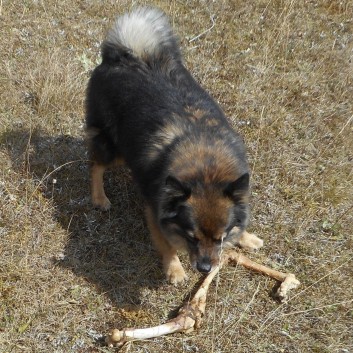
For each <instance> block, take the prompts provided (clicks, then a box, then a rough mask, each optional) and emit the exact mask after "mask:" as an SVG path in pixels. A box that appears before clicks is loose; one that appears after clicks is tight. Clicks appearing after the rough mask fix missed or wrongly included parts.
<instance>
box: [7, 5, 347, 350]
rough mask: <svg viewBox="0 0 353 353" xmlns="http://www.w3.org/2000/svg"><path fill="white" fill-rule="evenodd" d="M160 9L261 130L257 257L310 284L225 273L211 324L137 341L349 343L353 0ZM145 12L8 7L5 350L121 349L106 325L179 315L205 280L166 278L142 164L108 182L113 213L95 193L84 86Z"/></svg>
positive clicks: (193, 64) (214, 82) (225, 346)
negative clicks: (135, 179)
mask: <svg viewBox="0 0 353 353" xmlns="http://www.w3.org/2000/svg"><path fill="white" fill-rule="evenodd" d="M140 3H142V2H139V1H134V2H133V4H140ZM153 4H155V5H158V6H160V7H162V8H163V9H164V10H165V11H166V12H167V13H168V14H169V15H170V17H171V19H172V23H173V25H174V26H175V28H176V30H177V32H178V34H179V35H180V38H181V42H182V45H183V50H184V54H185V58H186V62H187V66H188V67H189V68H190V69H191V71H192V72H193V73H194V74H195V75H196V77H197V78H198V79H199V80H200V81H201V82H202V84H203V85H204V86H206V87H207V88H208V89H209V90H210V91H211V92H212V94H213V95H214V96H215V97H216V98H217V99H218V100H219V102H220V103H221V105H222V106H223V108H224V109H225V111H226V112H227V115H228V116H229V117H230V119H231V120H232V122H233V124H234V127H235V128H236V129H238V130H239V131H240V132H241V133H242V134H243V136H244V138H245V140H246V143H247V146H248V153H249V158H250V162H251V166H252V183H253V192H252V194H253V195H252V209H253V211H252V213H253V216H252V227H251V230H252V231H254V232H255V233H257V234H258V235H259V236H261V237H262V238H264V240H265V244H266V245H265V247H264V249H263V250H261V251H260V252H259V253H258V254H256V255H253V257H254V258H257V259H258V260H259V261H261V262H263V263H266V264H269V265H271V266H273V267H276V268H279V269H281V270H285V271H291V272H294V273H296V274H297V275H298V277H299V278H300V279H301V280H302V283H303V284H302V286H301V288H300V289H299V290H298V291H296V292H295V293H293V297H292V299H291V301H290V302H289V303H288V304H286V305H279V304H278V303H276V302H275V301H274V300H272V299H271V297H270V296H269V292H270V291H271V288H272V286H273V281H272V280H269V279H267V278H265V277H261V276H258V275H255V274H252V273H249V272H248V271H246V270H243V269H241V268H236V269H232V268H227V269H224V270H223V271H222V272H221V274H220V277H219V281H218V282H217V285H216V286H214V287H213V288H212V290H211V294H210V298H209V306H208V311H207V316H206V319H205V323H204V325H203V327H202V328H201V329H200V330H199V331H198V332H194V333H192V334H190V335H173V336H170V337H165V338H159V339H155V340H151V341H148V342H136V343H132V344H131V345H130V346H128V347H126V348H125V350H126V351H129V352H217V353H221V352H224V353H229V352H236V353H240V352H271V353H277V352H278V353H280V352H291V353H292V352H320V353H321V352H330V353H331V352H337V353H348V352H352V351H353V340H352V335H353V332H352V322H353V310H352V307H353V305H352V300H353V271H352V265H353V262H352V248H353V241H352V203H353V202H352V201H353V200H352V194H353V186H352V185H353V177H352V158H353V156H352V151H353V134H352V113H353V82H352V81H353V80H352V72H353V51H352V50H353V34H352V33H353V20H352V14H353V3H352V1H329V0H325V1H324V0H323V1H304V0H301V1H299V0H298V1H294V0H293V1H283V0H282V1H280V0H273V1H269V0H266V1H265V0H259V1H256V2H255V1H254V2H252V1H245V0H221V1H214V2H213V1H205V0H204V1H201V0H200V1H154V2H153ZM131 6H132V5H131V2H130V1H119V2H117V3H114V2H113V1H105V2H94V1H66V0H64V1H61V2H56V1H51V0H49V1H45V2H42V1H22V2H21V1H12V2H9V1H4V2H2V1H1V3H0V21H1V41H0V58H1V77H0V80H1V85H0V96H1V101H0V114H1V115H0V123H1V126H0V173H1V174H0V175H1V176H0V196H1V197H0V217H1V218H0V295H1V296H0V351H2V352H111V351H112V350H111V349H108V348H106V347H104V346H103V345H102V344H101V341H100V337H101V335H102V334H104V333H106V332H107V330H108V329H109V328H111V327H113V326H115V327H122V326H126V325H128V326H134V325H137V326H142V325H151V324H156V323H159V322H161V321H165V320H166V319H167V318H168V316H169V315H171V314H172V313H173V310H174V309H176V307H177V305H178V304H180V303H181V302H182V300H183V299H184V296H185V295H187V293H189V292H190V291H191V290H192V288H193V285H194V284H195V282H196V281H197V279H198V278H199V276H198V274H196V273H192V272H191V271H189V273H190V274H191V280H190V282H189V283H188V284H186V285H185V286H184V287H182V288H181V289H176V288H174V287H172V286H170V285H168V284H166V283H165V281H164V278H163V274H162V271H161V269H160V265H159V262H158V259H157V258H156V254H155V252H154V250H153V249H152V247H151V244H150V241H149V237H148V232H147V230H146V226H145V223H144V220H143V214H142V208H143V207H142V200H141V197H140V196H139V194H138V193H137V192H136V190H135V188H134V186H133V184H132V183H131V178H130V175H129V172H128V171H127V170H120V171H118V172H117V173H110V174H109V175H108V176H107V191H108V194H109V195H110V196H111V199H112V201H113V205H114V207H113V209H112V211H111V212H110V213H101V212H99V211H96V210H93V209H92V208H91V206H90V203H89V196H88V172H87V167H88V165H87V161H86V158H87V157H86V149H85V146H84V140H83V129H82V127H83V121H84V111H83V101H84V92H85V87H86V84H87V80H88V77H89V72H90V70H91V69H92V68H93V67H94V66H95V64H96V63H97V62H98V61H99V44H100V42H101V40H102V38H103V36H104V32H105V30H106V29H107V28H108V26H109V23H110V22H111V21H112V19H113V17H114V14H118V13H122V12H124V11H126V10H128V9H129V8H131ZM211 17H212V18H213V19H214V21H215V23H214V26H213V27H212V20H211ZM208 29H209V30H208ZM206 30H208V31H206ZM203 32H205V33H204V34H203V35H201V36H199V34H201V33H203ZM198 36H199V37H198Z"/></svg>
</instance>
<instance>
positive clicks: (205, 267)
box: [196, 256, 212, 273]
mask: <svg viewBox="0 0 353 353" xmlns="http://www.w3.org/2000/svg"><path fill="white" fill-rule="evenodd" d="M196 268H197V270H198V271H199V272H201V273H209V272H210V271H211V268H212V265H211V259H210V258H209V257H208V256H205V257H203V258H202V259H200V260H199V261H197V263H196Z"/></svg>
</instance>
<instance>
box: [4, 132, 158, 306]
mask: <svg viewBox="0 0 353 353" xmlns="http://www.w3.org/2000/svg"><path fill="white" fill-rule="evenodd" d="M1 141H2V144H1V149H4V148H5V149H6V150H7V153H8V154H9V155H10V156H11V159H12V164H13V167H14V168H17V169H18V170H22V171H23V169H25V170H27V171H29V175H31V177H32V178H33V179H35V182H36V183H38V184H40V185H41V190H42V193H43V195H44V196H45V197H46V198H47V199H48V200H52V202H53V209H54V210H55V211H53V216H54V217H55V219H56V220H57V222H59V223H60V225H61V227H62V228H63V229H65V230H67V232H68V239H67V242H66V245H65V248H64V249H63V252H62V254H53V261H55V262H56V263H57V264H58V265H59V266H62V267H64V268H69V269H71V270H72V271H73V272H74V273H75V274H76V275H77V276H81V277H84V278H85V279H86V280H87V281H89V282H91V283H93V284H94V285H95V286H96V288H97V290H98V291H99V292H101V293H105V295H107V296H108V297H109V298H110V299H111V301H112V304H113V305H116V306H124V305H138V304H140V301H141V298H140V294H141V289H142V288H144V287H158V286H160V285H161V284H162V283H163V281H164V276H163V273H162V271H161V269H160V266H159V263H158V259H157V257H156V254H155V251H154V250H153V248H152V246H151V243H150V241H149V237H148V230H147V228H146V225H145V223H144V217H143V201H142V199H141V196H140V195H139V193H138V192H137V190H136V189H135V187H134V185H133V183H132V181H131V176H130V173H129V171H128V170H127V169H125V168H120V169H118V170H116V171H115V172H114V173H112V172H108V173H107V178H106V190H107V196H108V197H109V198H110V199H111V201H112V204H113V207H112V209H111V210H110V211H108V212H101V211H99V210H95V209H93V207H92V206H91V203H90V195H89V162H88V160H87V153H86V146H85V142H84V139H83V138H74V137H72V136H54V137H53V136H50V135H49V134H45V133H43V132H42V131H38V130H37V131H32V132H31V133H29V131H26V130H21V129H19V130H14V131H10V132H6V133H4V134H3V135H2V136H1Z"/></svg>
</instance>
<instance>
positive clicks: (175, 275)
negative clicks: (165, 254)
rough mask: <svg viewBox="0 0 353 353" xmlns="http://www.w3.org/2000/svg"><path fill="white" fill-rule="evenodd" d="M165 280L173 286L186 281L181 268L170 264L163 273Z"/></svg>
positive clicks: (177, 264) (176, 264) (178, 265)
mask: <svg viewBox="0 0 353 353" xmlns="http://www.w3.org/2000/svg"><path fill="white" fill-rule="evenodd" d="M165 274H166V277H167V280H168V282H169V283H171V284H173V285H175V286H176V285H178V284H181V283H183V282H184V281H186V280H187V279H188V276H187V275H186V273H185V271H184V268H183V266H182V265H181V264H180V263H172V264H170V266H169V267H168V268H167V269H166V271H165Z"/></svg>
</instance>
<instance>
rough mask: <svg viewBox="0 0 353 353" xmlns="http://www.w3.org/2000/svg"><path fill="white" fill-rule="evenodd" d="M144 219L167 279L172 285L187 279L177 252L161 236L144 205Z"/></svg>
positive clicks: (152, 217) (153, 219)
mask: <svg viewBox="0 0 353 353" xmlns="http://www.w3.org/2000/svg"><path fill="white" fill-rule="evenodd" d="M146 219H147V225H148V228H149V230H150V232H151V237H152V241H153V244H154V246H155V248H156V249H157V251H158V252H159V253H160V255H161V256H162V263H163V269H164V273H165V274H166V276H167V280H168V281H169V282H170V283H172V284H174V285H176V284H178V283H181V282H183V281H184V280H186V279H187V275H186V273H185V271H184V269H183V266H182V265H181V263H180V260H179V257H178V255H177V252H176V250H175V249H174V248H173V247H172V246H171V245H170V244H169V243H168V242H167V240H166V239H165V237H164V236H163V234H162V232H161V230H160V228H159V226H158V224H157V223H156V220H155V217H154V215H153V212H152V210H151V209H150V208H149V207H146Z"/></svg>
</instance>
